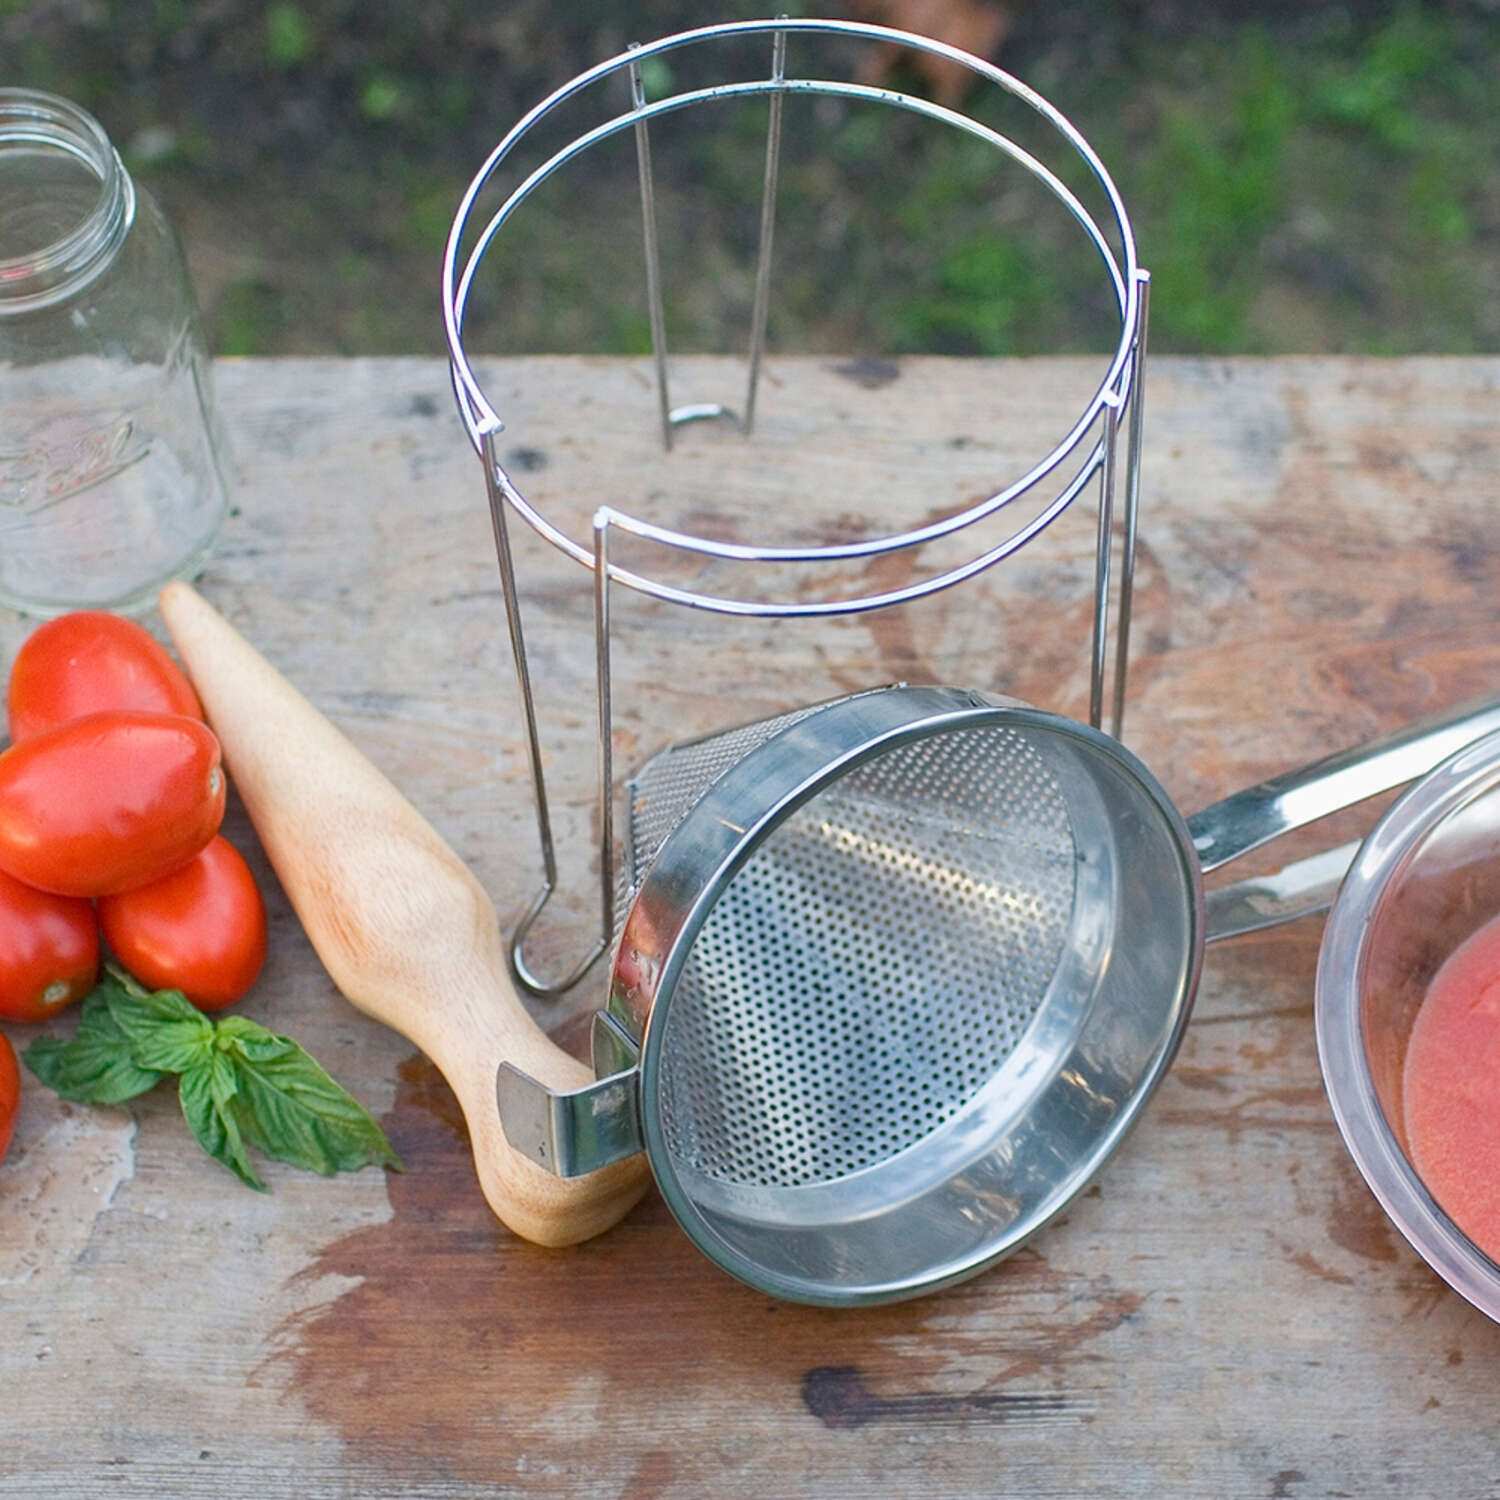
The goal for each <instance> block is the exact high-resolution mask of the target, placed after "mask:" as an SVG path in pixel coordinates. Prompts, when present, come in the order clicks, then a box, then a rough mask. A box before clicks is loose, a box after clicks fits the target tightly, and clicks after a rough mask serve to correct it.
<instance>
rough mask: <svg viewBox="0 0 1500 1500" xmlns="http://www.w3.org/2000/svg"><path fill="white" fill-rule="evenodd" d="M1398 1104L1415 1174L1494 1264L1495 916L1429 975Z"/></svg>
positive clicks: (1497, 1203)
mask: <svg viewBox="0 0 1500 1500" xmlns="http://www.w3.org/2000/svg"><path fill="white" fill-rule="evenodd" d="M1402 1099H1403V1113H1404V1115H1405V1125H1406V1139H1407V1143H1408V1147H1409V1149H1410V1152H1411V1158H1412V1165H1413V1166H1414V1167H1415V1168H1416V1169H1417V1173H1418V1175H1419V1176H1420V1177H1421V1178H1422V1180H1423V1182H1425V1183H1426V1185H1427V1189H1428V1191H1429V1192H1430V1193H1431V1194H1432V1196H1433V1197H1434V1198H1436V1199H1437V1201H1438V1202H1439V1203H1440V1204H1441V1205H1442V1207H1443V1210H1444V1212H1445V1213H1447V1215H1448V1216H1449V1218H1451V1219H1452V1220H1453V1222H1454V1223H1455V1224H1457V1225H1458V1227H1459V1228H1460V1229H1461V1230H1463V1232H1464V1233H1465V1234H1466V1235H1467V1236H1468V1237H1469V1239H1471V1240H1472V1241H1473V1242H1474V1244H1475V1245H1476V1246H1478V1248H1479V1249H1481V1250H1482V1251H1484V1253H1485V1254H1486V1255H1488V1256H1489V1257H1490V1259H1491V1260H1495V1261H1500V917H1493V918H1491V919H1490V921H1488V922H1487V923H1486V924H1485V925H1484V926H1483V927H1481V928H1480V929H1479V930H1478V931H1477V932H1476V933H1474V934H1473V936H1471V937H1470V938H1468V939H1467V940H1466V941H1465V942H1464V943H1462V944H1461V945H1460V946H1459V947H1458V948H1456V949H1455V950H1454V951H1453V953H1452V954H1451V955H1449V957H1448V959H1447V960H1446V961H1445V962H1444V964H1443V966H1442V968H1440V969H1439V970H1438V972H1437V973H1436V974H1435V975H1434V976H1433V979H1432V983H1431V984H1430V985H1429V986H1428V989H1427V993H1426V995H1425V996H1424V997H1423V1000H1422V1004H1421V1007H1420V1009H1419V1010H1418V1011H1417V1016H1416V1020H1415V1021H1414V1022H1413V1024H1412V1030H1411V1039H1410V1041H1409V1042H1408V1044H1407V1050H1406V1064H1405V1069H1404V1073H1403V1079H1402Z"/></svg>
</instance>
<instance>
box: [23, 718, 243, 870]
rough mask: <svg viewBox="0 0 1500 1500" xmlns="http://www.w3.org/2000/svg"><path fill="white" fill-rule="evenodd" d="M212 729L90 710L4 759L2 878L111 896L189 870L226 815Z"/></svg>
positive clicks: (183, 721)
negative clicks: (3, 876)
mask: <svg viewBox="0 0 1500 1500" xmlns="http://www.w3.org/2000/svg"><path fill="white" fill-rule="evenodd" d="M224 794H225V786H224V769H223V767H222V766H221V765H220V763H219V742H218V740H217V739H215V738H214V735H213V731H212V730H210V729H209V727H208V726H207V725H206V724H200V723H199V722H198V721H197V720H196V719H184V718H180V717H176V716H171V715H167V714H147V713H138V712H134V711H125V712H121V713H103V714H89V715H87V717H85V718H82V719H73V720H72V721H71V722H69V723H67V724H59V725H58V726H57V728H55V729H45V730H43V731H42V733H41V734H38V735H36V736H35V737H34V738H32V739H29V740H23V741H22V742H21V743H20V744H19V745H12V746H11V747H10V749H9V750H7V751H6V752H5V753H4V754H3V755H0V870H4V871H5V873H6V874H8V875H14V876H15V878H16V879H17V880H22V881H25V883H26V884H27V885H34V886H35V887H36V888H37V889H38V890H41V891H52V892H54V893H55V894H56V895H59V896H104V895H108V894H110V893H111V892H114V891H128V890H129V889H130V888H131V887H132V886H137V885H146V884H149V883H150V882H151V881H153V880H160V879H161V877H162V876H163V875H169V874H170V873H171V872H172V871H173V870H175V869H177V868H179V867H180V866H182V865H185V864H186V863H187V862H188V861H189V860H190V859H191V858H192V857H193V856H194V855H195V854H196V853H197V852H198V851H199V850H200V849H201V848H202V847H203V846H204V845H205V844H206V843H207V842H208V841H209V840H210V839H211V838H212V837H213V836H214V834H216V833H217V832H218V831H219V823H220V822H221V820H222V819H223V817H224Z"/></svg>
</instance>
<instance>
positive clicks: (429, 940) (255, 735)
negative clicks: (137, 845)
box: [159, 583, 648, 1245]
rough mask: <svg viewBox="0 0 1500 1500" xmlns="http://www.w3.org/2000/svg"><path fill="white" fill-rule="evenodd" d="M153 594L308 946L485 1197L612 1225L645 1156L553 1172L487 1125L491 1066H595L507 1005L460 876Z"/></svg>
mask: <svg viewBox="0 0 1500 1500" xmlns="http://www.w3.org/2000/svg"><path fill="white" fill-rule="evenodd" d="M159 602H160V606H161V613H162V617H163V619H164V620H165V621H166V623H167V629H168V630H169V631H170V632H171V634H172V640H173V642H174V643H175V645H176V647H177V652H178V655H179V656H180V657H181V658H182V662H183V665H184V666H185V667H186V668H187V672H188V676H189V677H190V678H191V679H192V682H193V686H194V687H195V688H196V689H197V690H198V696H199V697H200V698H201V699H202V701H203V706H204V710H205V712H206V714H207V716H208V721H209V724H210V726H211V727H212V728H213V730H214V733H215V734H217V735H218V737H219V742H220V744H221V746H222V747H223V753H224V762H225V765H226V766H227V768H228V771H229V775H230V778H231V779H232V781H233V782H234V785H235V787H236V789H237V790H238V792H239V795H240V798H241V800H242V801H243V802H244V804H245V807H246V810H247V811H248V812H249V814H250V821H251V822H252V823H253V824H254V825H255V831H256V833H257V834H258V835H259V837H260V841H261V844H262V845H263V846H264V848H265V851H266V855H267V857H268V858H269V859H270V861H271V864H272V866H273V868H274V869H275V871H276V874H277V877H278V878H279V879H280V881H281V884H282V887H283V889H284V890H285V891H286V894H287V897H288V899H289V900H290V901H291V903H292V906H293V907H294V908H295V910H296V912H297V916H298V917H299V918H300V919H301V922H302V926H303V928H304V929H305V931H306V932H307V936H308V938H309V940H310V941H311V942H312V945H313V948H314V949H315V950H316V951H317V954H318V957H319V958H320V959H322V961H323V964H324V966H325V967H326V968H327V970H328V973H329V975H330V976H331V977H332V979H333V982H334V983H335V984H336V985H337V986H338V987H339V989H340V990H341V991H342V992H343V993H344V995H346V996H347V997H348V999H349V1000H351V1001H352V1002H353V1003H354V1004H355V1005H357V1006H358V1007H359V1008H360V1009H361V1010H362V1011H365V1012H366V1013H367V1014H369V1015H371V1016H373V1017H375V1019H376V1020H378V1021H382V1022H384V1023H385V1025H387V1026H391V1027H394V1028H395V1030H397V1031H399V1032H401V1033H402V1035H404V1036H406V1037H407V1038H409V1039H410V1040H411V1041H412V1042H414V1043H416V1045H417V1046H418V1047H420V1048H421V1049H422V1051H423V1052H425V1053H426V1054H427V1055H428V1056H429V1057H430V1058H431V1059H432V1060H433V1062H434V1063H436V1064H437V1066H438V1068H439V1069H441V1071H442V1073H443V1076H444V1077H445V1078H446V1079H447V1080H448V1082H449V1084H450V1085H451V1086H452V1088H453V1092H454V1093H455V1094H456V1095H457V1096H458V1101H459V1104H460V1105H461V1106H462V1108H463V1112H464V1118H465V1119H466V1121H467V1122H468V1127H469V1135H470V1139H471V1141H472V1143H473V1148H474V1164H475V1167H476V1168H477V1169H478V1172H479V1181H480V1184H481V1186H482V1187H483V1189H484V1195H485V1197H486V1198H487V1199H488V1200H489V1204H490V1207H491V1208H493V1209H494V1211H495V1213H496V1214H497V1215H498V1216H499V1217H500V1219H501V1220H502V1221H503V1222H504V1223H505V1224H506V1225H508V1226H509V1227H510V1228H511V1229H513V1230H514V1231H515V1232H516V1233H517V1234H519V1235H521V1236H523V1237H524V1238H526V1239H528V1240H533V1241H535V1242H536V1243H538V1244H542V1245H567V1244H573V1243H575V1242H577V1241H579V1240H584V1239H588V1238H589V1237H590V1236H591V1235H595V1234H598V1233H600V1232H601V1231H603V1230H605V1229H608V1228H609V1227H610V1225H611V1224H613V1223H615V1222H616V1220H618V1219H619V1218H621V1217H622V1216H623V1215H624V1214H625V1213H626V1212H627V1211H628V1210H629V1209H630V1207H631V1206H632V1204H634V1203H635V1202H636V1200H637V1199H638V1198H639V1197H640V1196H641V1193H642V1192H643V1191H644V1189H645V1186H646V1182H647V1179H648V1173H647V1168H646V1164H645V1159H644V1158H643V1157H639V1156H637V1157H632V1158H630V1159H628V1160H626V1161H623V1162H619V1163H617V1164H616V1165H614V1166H612V1167H606V1168H604V1169H603V1170H602V1171H598V1172H593V1173H590V1174H589V1175H587V1176H584V1177H576V1178H572V1179H567V1180H563V1179H559V1178H556V1177H553V1176H552V1175H551V1174H550V1173H548V1172H545V1171H543V1169H542V1168H540V1167H538V1166H537V1165H536V1164H535V1163H533V1162H531V1161H530V1160H528V1159H527V1158H526V1157H523V1156H521V1155H520V1154H519V1153H518V1152H516V1151H514V1150H513V1149H512V1148H511V1146H510V1145H509V1144H508V1143H507V1141H506V1139H505V1134H504V1132H503V1131H502V1129H501V1127H500V1117H499V1112H498V1109H497V1107H496V1104H495V1070H496V1068H497V1067H498V1066H499V1064H500V1063H501V1062H506V1061H508V1062H511V1063H514V1064H515V1065H516V1067H518V1068H520V1069H521V1070H522V1071H523V1072H526V1073H529V1074H531V1075H532V1077H534V1078H536V1079H539V1080H540V1081H541V1082H543V1083H545V1084H548V1085H550V1086H551V1087H554V1088H576V1087H578V1086H579V1085H580V1084H584V1083H588V1082H591V1081H592V1078H593V1074H592V1073H591V1072H590V1070H589V1069H588V1068H586V1067H585V1066H584V1065H583V1064H582V1063H581V1062H579V1061H578V1060H577V1059H575V1058H573V1057H570V1056H569V1055H568V1054H567V1053H566V1052H564V1051H563V1050H562V1049H561V1048H559V1047H558V1046H557V1045H556V1044H555V1043H553V1042H552V1041H551V1040H550V1039H549V1038H548V1037H547V1035H546V1033H545V1032H544V1031H542V1029H541V1028H540V1027H539V1026H538V1025H537V1024H536V1023H535V1022H534V1021H533V1020H532V1019H531V1017H530V1016H529V1015H528V1014H527V1013H526V1011H525V1009H524V1008H523V1007H522V1005H521V1003H520V1001H519V1000H518V999H517V997H516V994H515V991H514V989H513V988H512V986H511V983H510V979H509V976H508V974H507V972H506V966H505V958H504V953H503V950H502V946H501V939H500V932H499V925H498V923H497V921H496V919H495V912H494V908H493V906H492V905H491V903H490V900H489V897H488V896H487V895H486V894H485V892H484V889H483V887H481V886H480V884H479V882H478V881H477V880H476V879H475V878H474V875H473V873H472V872H471V871H470V870H469V869H468V867H467V866H466V865H465V864H464V863H463V861H462V860H460V859H459V858H458V856H457V855H456V854H455V853H454V852H453V851H452V850H451V849H450V848H449V847H448V846H447V844H445V843H444V842H443V840H442V839H441V838H440V837H439V836H438V834H437V833H436V832H435V831H434V830H433V828H432V827H431V826H430V825H429V824H428V823H427V822H426V820H425V819H423V818H422V816H421V815H420V814H419V813H418V812H417V811H416V809H415V808H414V807H412V805H411V804H410V803H409V802H408V801H407V800H406V799H405V798H404V797H403V796H402V795H401V794H400V793H399V792H398V791H397V790H396V789H395V787H393V786H392V785H391V783H390V782H389V781H388V780H386V778H385V777H384V776H382V775H381V774H380V772H379V771H377V770H376V769H375V767H374V766H373V765H371V764H370V762H369V761H368V760H366V759H365V757H364V756H363V755H361V754H360V752H359V751H358V750H356V749H355V748H354V746H353V745H352V744H350V743H349V741H348V740H347V739H345V737H344V736H343V735H342V734H340V733H339V731H338V730H337V729H335V728H334V727H333V725H332V724H330V723H329V722H328V720H327V719H326V718H324V717H323V715H322V714H321V713H319V712H318V710H317V709H315V708H314V707H313V706H312V704H311V703H309V702H308V701H307V699H306V698H304V697H303V696H302V694H301V693H299V692H298V691H297V690H296V688H294V687H293V686H292V685H291V683H289V682H288V681H287V680H286V678H284V677H283V676H282V675H281V674H280V673H279V672H277V671H276V669H275V668H274V667H272V666H271V665H270V663H269V662H267V661H266V659H265V658H264V657H263V656H261V655H260V653H259V652H258V651H256V650H255V649H254V647H252V646H251V645H250V644H249V643H248V642H247V641H246V640H245V639H244V637H243V636H241V635H240V634H239V632H238V631H236V630H235V629H234V627H233V626H231V625H230V624H229V623H228V621H226V620H225V619H224V618H223V616H222V615H220V614H219V613H218V612H217V611H216V610H214V609H213V608H212V607H211V606H210V605H209V604H208V603H207V602H206V601H205V600H204V599H203V598H202V597H201V596H200V595H199V594H197V593H196V592H195V591H194V590H193V589H192V588H190V587H189V586H188V585H187V584H184V583H172V584H168V585H167V587H166V588H165V589H163V590H162V593H161V597H160V601H159Z"/></svg>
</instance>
